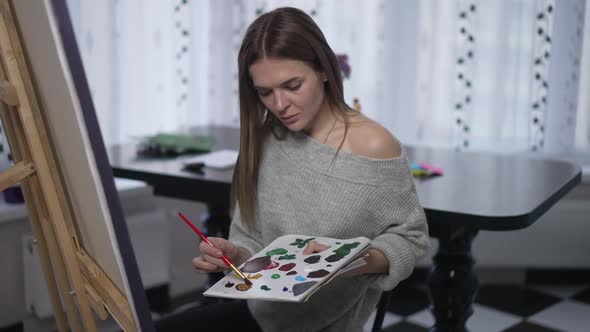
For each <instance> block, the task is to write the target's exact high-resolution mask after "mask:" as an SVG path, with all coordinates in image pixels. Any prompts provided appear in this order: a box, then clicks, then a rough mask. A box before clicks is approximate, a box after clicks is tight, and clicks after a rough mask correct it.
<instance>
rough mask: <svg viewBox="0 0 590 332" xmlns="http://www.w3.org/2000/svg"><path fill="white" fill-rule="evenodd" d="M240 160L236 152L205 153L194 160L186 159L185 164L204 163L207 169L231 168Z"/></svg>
mask: <svg viewBox="0 0 590 332" xmlns="http://www.w3.org/2000/svg"><path fill="white" fill-rule="evenodd" d="M237 160H238V151H235V150H218V151H213V152H210V153H205V154H202V155H199V156H197V157H194V158H189V159H186V161H185V163H187V164H189V163H198V162H202V163H204V164H205V167H209V168H230V167H233V166H234V165H235V164H236V161H237Z"/></svg>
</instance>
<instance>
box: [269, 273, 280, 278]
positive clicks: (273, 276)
mask: <svg viewBox="0 0 590 332" xmlns="http://www.w3.org/2000/svg"><path fill="white" fill-rule="evenodd" d="M270 277H271V278H273V279H279V278H280V277H281V275H280V274H276V273H275V274H273V275H272V276H270Z"/></svg>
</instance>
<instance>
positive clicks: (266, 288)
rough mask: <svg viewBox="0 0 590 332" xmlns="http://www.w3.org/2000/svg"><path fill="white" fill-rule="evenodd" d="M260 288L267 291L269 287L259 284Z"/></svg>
mask: <svg viewBox="0 0 590 332" xmlns="http://www.w3.org/2000/svg"><path fill="white" fill-rule="evenodd" d="M260 289H262V290H265V291H269V290H270V288H268V286H267V285H262V286H260Z"/></svg>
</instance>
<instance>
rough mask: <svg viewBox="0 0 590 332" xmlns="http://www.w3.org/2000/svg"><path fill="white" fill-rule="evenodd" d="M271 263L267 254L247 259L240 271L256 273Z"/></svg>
mask: <svg viewBox="0 0 590 332" xmlns="http://www.w3.org/2000/svg"><path fill="white" fill-rule="evenodd" d="M270 263H271V261H270V257H269V256H264V257H258V258H254V259H253V260H250V261H247V262H246V264H244V267H243V268H242V272H246V273H256V272H258V271H262V270H263V269H264V268H265V267H267V266H268V265H269V264H270Z"/></svg>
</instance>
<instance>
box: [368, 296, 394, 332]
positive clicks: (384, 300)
mask: <svg viewBox="0 0 590 332" xmlns="http://www.w3.org/2000/svg"><path fill="white" fill-rule="evenodd" d="M391 293H392V291H386V292H383V293H382V294H381V298H379V303H378V304H377V313H376V314H375V321H373V329H371V332H379V331H381V325H383V318H385V312H386V311H387V307H388V306H389V300H390V299H391Z"/></svg>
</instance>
